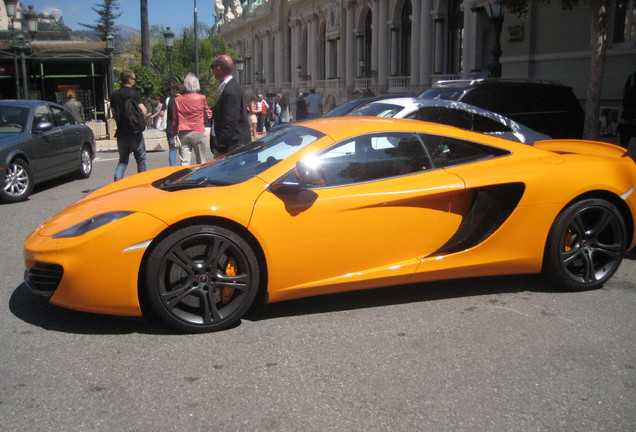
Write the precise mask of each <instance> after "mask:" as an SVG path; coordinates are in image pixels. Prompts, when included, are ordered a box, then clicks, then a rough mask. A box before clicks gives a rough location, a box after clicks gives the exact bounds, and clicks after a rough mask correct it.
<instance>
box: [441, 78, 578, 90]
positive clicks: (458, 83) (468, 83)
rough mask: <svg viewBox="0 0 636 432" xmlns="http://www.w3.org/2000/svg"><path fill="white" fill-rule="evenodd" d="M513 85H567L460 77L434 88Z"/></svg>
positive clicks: (552, 82)
mask: <svg viewBox="0 0 636 432" xmlns="http://www.w3.org/2000/svg"><path fill="white" fill-rule="evenodd" d="M489 85H497V86H512V85H532V86H554V87H567V86H566V85H564V84H562V83H560V82H558V81H549V80H524V79H507V78H505V79H502V78H476V79H459V80H442V81H437V82H436V83H435V84H433V86H432V87H433V88H440V87H444V88H467V87H478V86H489Z"/></svg>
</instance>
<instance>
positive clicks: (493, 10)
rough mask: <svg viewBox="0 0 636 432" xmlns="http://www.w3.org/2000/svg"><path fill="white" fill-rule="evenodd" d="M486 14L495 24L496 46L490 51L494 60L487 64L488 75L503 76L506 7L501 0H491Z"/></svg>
mask: <svg viewBox="0 0 636 432" xmlns="http://www.w3.org/2000/svg"><path fill="white" fill-rule="evenodd" d="M484 8H485V9H486V15H488V18H490V20H491V21H492V22H493V24H494V25H495V46H494V47H493V48H492V51H491V52H490V53H491V54H492V62H491V63H490V64H489V65H488V66H487V68H488V75H489V76H491V77H493V78H500V77H501V63H500V62H499V58H500V57H501V54H502V53H503V52H502V51H501V30H502V27H503V20H504V9H503V6H502V5H501V4H499V2H496V1H489V2H488V4H486V6H484Z"/></svg>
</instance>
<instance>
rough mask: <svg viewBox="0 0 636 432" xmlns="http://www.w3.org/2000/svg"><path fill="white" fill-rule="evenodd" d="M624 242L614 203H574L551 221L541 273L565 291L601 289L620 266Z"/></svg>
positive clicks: (588, 200) (623, 229) (586, 200)
mask: <svg viewBox="0 0 636 432" xmlns="http://www.w3.org/2000/svg"><path fill="white" fill-rule="evenodd" d="M626 242H627V240H626V234H625V221H624V220H623V216H622V215H621V214H620V212H619V211H618V209H617V208H616V207H615V206H614V205H613V204H611V203H610V202H607V201H605V200H602V199H585V200H582V201H579V202H576V203H574V204H572V205H570V206H569V207H567V208H565V209H564V210H563V211H562V212H561V213H560V214H559V216H558V217H557V218H556V219H555V221H554V223H553V224H552V228H551V229H550V234H549V236H548V242H547V244H546V249H545V256H544V262H543V274H544V275H545V276H546V277H547V278H548V280H549V281H550V282H552V283H555V284H557V285H558V286H560V287H562V288H564V289H566V290H568V291H583V290H592V289H596V288H600V287H601V286H602V285H603V284H604V283H605V282H607V281H608V280H609V279H610V278H611V277H612V275H614V273H615V272H616V270H617V269H618V267H619V266H620V264H621V261H622V260H623V255H624V254H625V247H626Z"/></svg>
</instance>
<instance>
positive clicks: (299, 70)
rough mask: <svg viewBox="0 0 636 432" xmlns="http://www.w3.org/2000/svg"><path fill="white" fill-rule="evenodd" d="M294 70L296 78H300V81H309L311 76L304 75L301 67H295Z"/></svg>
mask: <svg viewBox="0 0 636 432" xmlns="http://www.w3.org/2000/svg"><path fill="white" fill-rule="evenodd" d="M296 70H297V71H298V78H300V80H301V81H311V75H305V74H304V73H303V67H302V66H301V65H298V66H296Z"/></svg>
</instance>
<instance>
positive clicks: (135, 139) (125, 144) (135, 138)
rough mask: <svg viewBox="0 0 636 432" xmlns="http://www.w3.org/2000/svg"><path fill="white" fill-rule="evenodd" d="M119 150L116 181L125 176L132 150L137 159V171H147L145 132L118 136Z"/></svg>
mask: <svg viewBox="0 0 636 432" xmlns="http://www.w3.org/2000/svg"><path fill="white" fill-rule="evenodd" d="M117 150H119V163H118V164H117V168H116V169H115V181H117V180H121V179H122V178H123V177H124V173H125V172H126V167H127V166H128V160H129V158H130V153H131V152H132V154H133V155H134V156H135V161H137V172H144V171H146V143H145V142H144V134H143V133H138V134H135V135H128V136H123V137H117Z"/></svg>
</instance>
